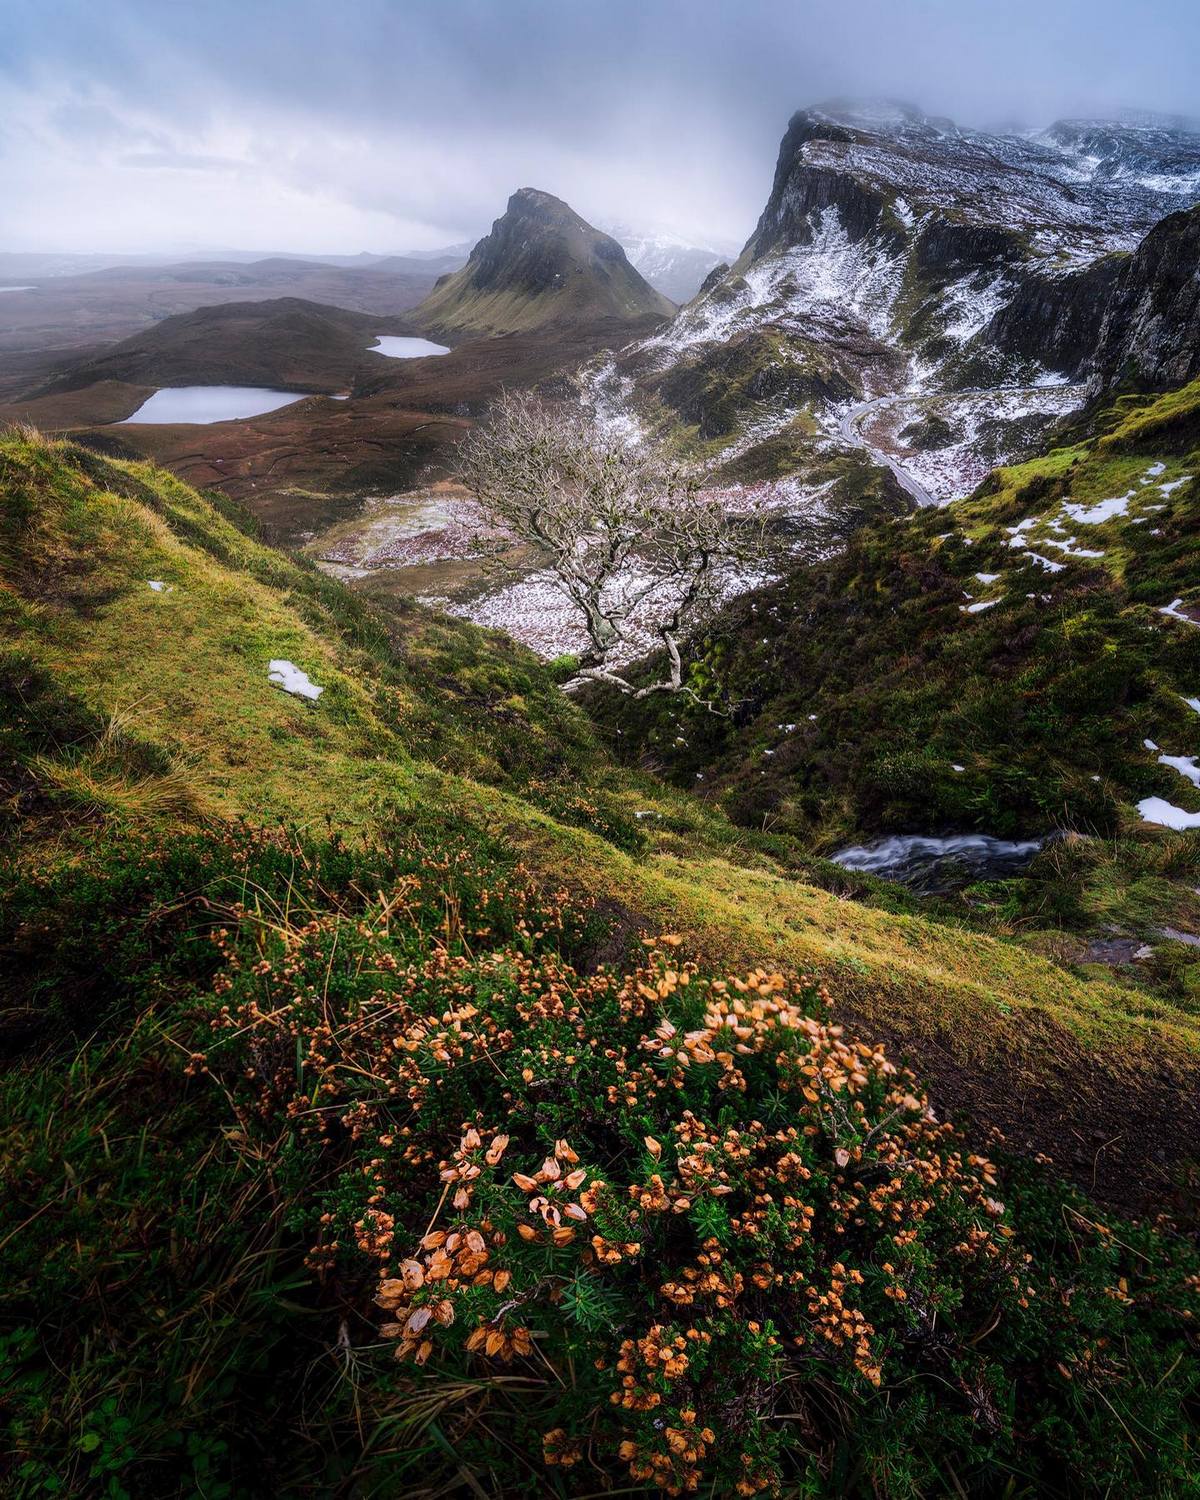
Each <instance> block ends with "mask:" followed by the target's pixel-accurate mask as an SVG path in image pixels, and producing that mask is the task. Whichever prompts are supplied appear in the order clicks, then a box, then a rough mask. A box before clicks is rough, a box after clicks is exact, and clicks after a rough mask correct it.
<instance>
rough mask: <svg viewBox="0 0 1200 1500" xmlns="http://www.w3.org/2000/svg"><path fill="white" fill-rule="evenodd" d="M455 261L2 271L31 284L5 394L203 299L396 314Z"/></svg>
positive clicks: (5, 372)
mask: <svg viewBox="0 0 1200 1500" xmlns="http://www.w3.org/2000/svg"><path fill="white" fill-rule="evenodd" d="M450 268H451V267H450V265H449V264H447V265H444V266H439V264H438V263H437V262H429V261H421V260H409V259H408V258H407V257H387V258H380V259H373V260H371V262H370V263H369V264H367V263H361V264H357V265H355V266H352V267H350V266H335V265H329V264H327V263H325V262H323V261H318V260H315V259H314V260H301V259H297V258H294V257H292V256H285V255H277V256H267V257H265V258H262V259H258V260H254V261H248V262H243V261H235V260H207V261H199V260H197V261H184V262H175V263H172V264H167V265H136V266H135V265H123V266H113V265H109V266H105V267H103V268H98V269H96V268H94V269H91V270H89V272H88V273H87V274H86V275H56V276H48V275H47V276H44V277H43V278H42V279H41V280H36V281H34V280H32V279H31V278H30V277H28V276H21V275H18V274H17V273H16V272H15V271H9V272H8V273H0V274H7V275H8V278H9V280H10V281H11V282H12V283H13V284H16V285H26V284H28V285H29V290H27V291H21V292H11V293H9V294H8V295H6V296H5V297H4V299H3V300H4V317H3V320H2V323H0V401H8V400H14V399H20V398H24V397H26V396H27V395H28V394H29V393H30V392H31V391H33V390H35V389H37V388H40V387H44V386H45V385H46V383H47V382H48V381H51V380H55V379H57V378H58V377H59V376H60V375H62V374H63V372H64V371H66V370H68V369H70V368H71V367H73V366H74V365H76V364H78V363H79V362H80V361H81V360H84V359H90V358H93V357H95V355H96V354H97V353H99V352H100V351H101V347H102V346H104V345H111V344H115V343H116V342H117V341H118V340H122V339H128V338H130V337H131V336H140V335H141V334H142V333H143V332H148V331H149V330H150V329H151V328H152V327H153V325H154V324H156V323H160V322H162V321H163V320H165V319H167V318H170V317H172V316H174V315H176V314H179V313H189V312H192V311H193V310H194V309H196V308H198V307H207V306H213V305H215V304H218V303H226V302H261V301H262V300H263V299H264V298H268V297H296V298H303V299H304V300H305V301H308V302H313V303H319V304H322V305H324V306H330V307H338V308H346V309H349V310H352V311H354V312H360V313H372V314H375V315H376V316H393V315H395V314H396V313H401V312H404V311H405V310H406V309H407V308H410V307H415V306H416V304H417V303H418V302H420V301H421V300H422V298H424V297H425V296H427V295H428V293H429V292H430V291H431V290H432V289H433V286H434V283H435V281H436V280H437V277H438V275H439V274H441V272H442V271H444V270H449V269H450ZM4 284H6V283H5V282H3V281H0V285H4ZM389 331H392V330H389ZM106 352H107V351H106Z"/></svg>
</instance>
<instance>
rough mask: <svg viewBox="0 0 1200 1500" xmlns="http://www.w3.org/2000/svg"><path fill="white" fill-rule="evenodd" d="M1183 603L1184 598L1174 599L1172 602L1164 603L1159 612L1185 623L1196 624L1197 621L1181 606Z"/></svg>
mask: <svg viewBox="0 0 1200 1500" xmlns="http://www.w3.org/2000/svg"><path fill="white" fill-rule="evenodd" d="M1182 603H1183V600H1182V599H1172V600H1171V602H1170V604H1164V605H1162V606H1161V607H1160V609H1159V611H1158V612H1159V614H1160V615H1170V617H1171V619H1172V620H1182V621H1183V623H1184V624H1185V625H1195V624H1196V623H1197V622H1196V621H1195V620H1193V619H1192V618H1191V616H1190V615H1185V614H1184V613H1183V611H1182V610H1181V609H1180V608H1179V606H1180V605H1181V604H1182Z"/></svg>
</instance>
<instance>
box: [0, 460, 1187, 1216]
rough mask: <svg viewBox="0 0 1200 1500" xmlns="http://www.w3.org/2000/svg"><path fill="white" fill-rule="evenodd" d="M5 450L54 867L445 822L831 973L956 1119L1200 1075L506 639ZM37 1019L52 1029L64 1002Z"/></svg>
mask: <svg viewBox="0 0 1200 1500" xmlns="http://www.w3.org/2000/svg"><path fill="white" fill-rule="evenodd" d="M3 455H4V462H5V466H6V467H5V470H4V472H5V475H6V485H7V487H6V502H7V504H8V510H7V513H6V515H7V519H6V522H5V525H6V527H7V531H6V533H5V535H6V542H5V550H4V560H3V579H4V582H5V585H6V588H5V592H4V595H3V599H4V609H5V615H4V619H5V621H6V625H5V638H6V639H5V645H6V651H7V653H8V657H7V661H6V665H5V669H4V670H5V673H6V679H5V681H6V686H10V691H9V693H8V694H7V696H8V699H9V701H11V702H14V703H19V704H20V705H21V707H20V710H19V712H18V713H17V714H15V715H13V716H12V717H11V720H10V722H9V723H8V726H7V729H6V735H7V742H6V747H5V748H6V750H7V752H8V764H9V770H8V771H7V772H6V779H7V784H8V785H10V786H11V788H12V796H11V798H10V799H9V806H10V808H12V809H14V810H15V811H16V812H17V814H18V819H17V824H16V825H14V824H13V823H10V825H9V826H10V827H14V826H20V828H21V829H22V832H23V840H22V842H21V844H19V845H18V846H17V847H18V851H22V850H23V851H24V853H22V854H21V858H22V859H24V861H25V863H26V864H27V865H28V866H29V867H30V868H33V867H36V865H37V861H38V860H39V859H40V858H41V857H42V852H43V851H44V850H45V849H47V848H49V849H51V850H52V851H53V856H52V857H53V860H54V861H56V862H66V863H68V864H69V865H71V866H72V867H76V868H83V867H85V866H86V865H87V862H88V861H89V860H91V859H93V858H96V859H98V858H109V857H112V858H117V857H119V851H120V848H121V846H122V843H123V840H124V839H125V838H126V837H128V836H130V834H131V832H137V831H138V830H151V831H154V830H157V833H156V834H155V836H157V837H161V838H164V839H166V840H170V839H171V838H173V837H175V836H176V835H177V832H178V830H179V827H180V826H181V824H183V825H186V824H188V823H191V824H199V823H203V822H204V821H205V820H211V819H216V820H218V821H219V822H225V821H228V820H229V819H235V818H246V819H249V820H250V821H252V822H253V823H256V824H260V825H261V824H263V823H275V824H279V823H286V824H288V825H298V826H301V827H308V828H312V829H333V830H335V831H336V832H337V834H338V835H339V836H340V837H343V838H349V839H352V840H361V839H367V840H369V839H370V838H371V837H372V836H373V835H372V830H373V829H376V828H377V827H378V826H379V823H380V820H381V819H383V820H394V819H395V818H396V817H400V818H407V819H409V820H413V821H420V820H428V819H430V818H433V819H435V820H438V822H439V826H442V827H445V826H453V827H456V828H458V829H460V830H462V831H469V830H474V831H475V832H476V833H478V834H479V835H480V836H484V837H488V838H490V839H492V840H493V841H495V842H497V843H499V844H500V845H502V846H503V847H505V848H508V849H510V850H514V851H517V853H518V854H519V855H521V856H522V857H524V858H526V859H527V860H528V862H529V864H530V865H531V867H532V868H533V869H534V870H535V871H536V872H537V873H538V875H539V878H541V879H543V880H544V881H546V882H548V883H551V884H554V885H558V884H565V885H567V886H568V887H569V888H570V889H573V890H576V891H582V892H586V893H589V894H590V895H591V896H592V897H594V898H595V899H596V900H597V901H598V902H599V903H600V907H601V909H602V910H603V911H604V912H605V913H606V921H607V923H608V925H609V928H610V932H609V936H608V937H607V938H606V939H605V940H604V942H603V943H600V944H599V945H598V949H597V951H598V952H603V953H605V954H606V955H608V956H610V957H611V956H621V955H623V954H624V953H626V952H627V951H628V950H629V949H630V947H632V946H636V944H637V941H638V938H639V936H640V934H641V933H642V932H643V931H645V930H646V929H647V928H650V929H654V928H662V927H671V928H675V929H678V930H680V931H682V932H684V933H685V934H686V935H687V936H688V938H689V941H691V942H693V943H694V944H695V951H696V952H697V953H698V954H703V955H705V956H706V957H708V958H710V960H711V961H713V962H716V963H719V964H722V965H728V966H730V967H731V968H736V967H738V966H740V965H744V964H745V963H746V962H748V961H751V959H752V956H753V957H754V961H757V958H758V956H760V955H767V954H769V955H770V956H771V958H772V961H774V962H778V963H780V964H781V965H783V966H785V967H788V968H792V969H808V970H810V971H813V972H816V973H818V974H820V975H821V976H822V977H825V978H827V979H828V980H829V982H830V983H831V985H832V986H833V993H834V996H835V1004H836V1005H837V1006H838V1008H839V1011H841V1010H844V1012H845V1014H847V1015H848V1016H853V1017H854V1018H855V1019H856V1020H858V1021H859V1022H860V1023H861V1024H862V1025H863V1027H864V1028H865V1029H867V1030H868V1031H873V1032H874V1033H876V1034H880V1035H887V1036H889V1037H892V1038H894V1039H896V1040H897V1041H898V1042H899V1044H900V1045H901V1046H902V1047H904V1048H905V1049H909V1048H911V1049H913V1051H914V1053H917V1054H923V1055H927V1056H928V1057H929V1058H930V1059H932V1060H933V1065H934V1066H935V1067H936V1068H937V1069H938V1070H939V1072H938V1079H937V1081H938V1084H939V1087H940V1088H941V1089H942V1090H943V1097H945V1098H947V1099H948V1100H949V1101H950V1102H951V1103H953V1104H954V1105H955V1106H956V1107H957V1106H959V1105H960V1104H961V1105H968V1106H969V1105H970V1103H971V1101H972V1100H973V1099H978V1098H981V1097H983V1096H984V1095H985V1094H986V1095H988V1097H989V1101H991V1100H995V1101H998V1102H999V1103H1000V1104H1001V1105H1003V1095H1004V1083H1005V1080H1006V1079H1008V1078H1009V1077H1011V1073H1012V1069H1013V1067H1014V1066H1017V1065H1018V1064H1014V1058H1019V1059H1020V1061H1019V1067H1020V1069H1021V1071H1022V1073H1023V1075H1024V1076H1026V1077H1027V1078H1028V1079H1030V1080H1035V1081H1036V1083H1037V1088H1036V1089H1035V1090H1033V1092H1032V1093H1031V1094H1030V1095H1029V1096H1027V1097H1033V1095H1034V1094H1036V1095H1037V1098H1038V1099H1039V1101H1040V1102H1039V1104H1038V1107H1037V1108H1036V1109H1033V1108H1030V1110H1028V1111H1027V1112H1026V1114H1025V1115H1024V1116H1021V1115H1020V1113H1019V1112H1018V1116H1015V1117H1012V1118H1011V1120H1010V1123H1011V1124H1013V1125H1015V1126H1016V1127H1018V1132H1019V1133H1020V1135H1021V1138H1022V1139H1025V1138H1029V1139H1031V1140H1033V1141H1034V1142H1035V1143H1036V1144H1039V1145H1041V1146H1042V1147H1043V1148H1047V1149H1053V1148H1054V1147H1055V1143H1056V1141H1057V1132H1058V1129H1059V1125H1058V1124H1057V1123H1056V1122H1057V1121H1058V1120H1060V1119H1061V1116H1062V1113H1063V1111H1064V1110H1065V1109H1066V1108H1067V1103H1068V1101H1067V1096H1066V1093H1065V1092H1064V1089H1063V1085H1062V1081H1061V1074H1060V1072H1059V1067H1060V1062H1061V1058H1062V1056H1063V1055H1064V1053H1065V1052H1069V1053H1071V1054H1072V1055H1074V1054H1075V1053H1077V1052H1078V1053H1079V1054H1080V1055H1081V1056H1085V1057H1086V1058H1087V1059H1088V1062H1087V1068H1086V1074H1087V1078H1088V1101H1087V1106H1086V1107H1087V1108H1088V1109H1090V1110H1092V1111H1094V1112H1095V1113H1097V1115H1101V1116H1102V1115H1103V1114H1104V1113H1105V1112H1106V1111H1107V1110H1108V1109H1109V1108H1110V1106H1111V1101H1112V1099H1113V1098H1114V1097H1116V1096H1118V1095H1121V1096H1125V1095H1127V1094H1128V1093H1129V1091H1130V1090H1134V1091H1136V1092H1137V1093H1138V1095H1139V1097H1140V1098H1141V1101H1142V1106H1144V1107H1145V1109H1147V1110H1149V1111H1151V1113H1153V1112H1154V1111H1156V1110H1158V1109H1159V1108H1161V1107H1163V1101H1164V1099H1165V1098H1167V1097H1168V1096H1172V1097H1173V1095H1174V1093H1175V1091H1176V1090H1177V1089H1178V1088H1180V1087H1181V1084H1180V1080H1181V1079H1183V1078H1185V1077H1186V1076H1187V1070H1188V1068H1189V1067H1190V1066H1191V1059H1193V1058H1194V1055H1195V1052H1196V1051H1197V1049H1198V1047H1200V1041H1198V1039H1197V1036H1196V1034H1195V1030H1194V1026H1193V1023H1192V1021H1191V1020H1190V1018H1189V1017H1188V1016H1186V1015H1185V1014H1183V1013H1181V1012H1179V1011H1178V1010H1176V1009H1174V1008H1173V1007H1171V1006H1169V1005H1164V1004H1162V1003H1160V1002H1155V1001H1153V1000H1152V999H1150V998H1148V997H1147V996H1146V995H1145V994H1144V993H1141V992H1134V993H1131V992H1129V991H1127V990H1125V989H1123V988H1121V987H1120V986H1116V985H1112V984H1105V983H1098V982H1091V981H1084V980H1082V979H1081V978H1080V977H1079V976H1077V975H1074V974H1072V973H1070V972H1069V971H1067V970H1066V969H1064V968H1063V967H1062V966H1061V965H1060V964H1058V963H1056V962H1054V961H1053V958H1052V957H1051V958H1043V957H1035V956H1033V955H1031V954H1029V953H1026V952H1023V951H1022V950H1020V949H1019V948H1016V947H1014V946H1013V945H1011V944H1010V943H1008V942H1006V941H997V940H996V939H995V938H993V937H990V936H987V935H980V934H977V933H973V932H970V931H966V930H964V928H963V926H962V924H961V922H959V921H957V920H950V921H943V920H941V919H940V917H939V916H938V914H936V913H935V914H931V915H929V916H921V915H912V914H910V915H907V916H905V915H902V914H898V913H896V912H895V911H894V910H886V909H882V908H885V907H887V906H892V907H894V906H895V903H894V902H892V901H888V900H886V899H885V900H883V901H882V902H881V903H880V906H881V909H879V910H876V911H872V912H870V913H868V914H866V915H865V916H864V915H862V913H861V911H860V909H859V908H857V907H855V906H852V905H848V904H847V903H846V902H845V901H844V900H843V899H841V898H842V895H843V894H844V890H842V889H841V888H838V889H835V890H832V891H829V890H824V889H821V888H820V884H821V882H822V880H823V877H822V876H821V875H820V874H819V873H817V872H814V870H813V866H812V863H811V861H810V860H808V859H807V858H806V857H805V856H804V855H803V852H802V851H801V850H800V849H799V848H798V847H797V846H796V845H795V843H794V842H793V841H791V840H789V839H788V838H786V837H781V836H778V835H775V836H767V835H764V834H762V833H761V831H760V832H751V831H747V830H744V829H739V828H737V827H735V826H733V825H731V824H730V823H729V822H728V820H727V819H726V818H725V817H724V816H723V815H722V814H721V812H720V811H719V809H714V808H711V807H708V806H706V805H705V803H703V802H702V801H700V800H698V799H696V798H695V797H693V796H691V795H689V794H688V793H686V792H684V791H682V790H680V789H673V788H669V787H665V786H663V785H662V784H661V783H656V782H654V781H653V780H651V779H650V778H649V777H647V776H646V775H645V774H643V773H640V772H634V771H629V770H622V769H621V768H619V767H617V766H615V765H614V764H613V762H612V761H611V760H610V759H608V757H607V756H606V755H604V754H603V753H602V752H601V751H600V749H599V748H598V747H597V745H596V743H595V741H594V739H593V737H592V732H591V730H590V728H589V727H588V724H587V722H586V721H585V720H584V718H583V717H582V715H581V714H580V713H579V712H578V710H577V709H575V708H574V707H573V706H572V705H571V704H570V703H569V701H567V700H566V699H564V698H563V696H562V695H561V693H560V692H559V690H558V689H557V688H556V686H555V684H554V681H553V677H552V674H550V673H549V672H547V671H546V670H545V669H543V668H540V667H539V666H538V665H537V663H536V662H535V661H534V659H533V658H532V657H530V656H528V655H527V654H526V653H524V652H522V651H520V650H519V649H518V648H516V647H514V646H512V644H511V643H508V642H505V641H504V640H503V638H501V637H497V636H489V635H487V634H486V633H483V632H479V631H475V630H473V629H472V628H471V627H469V626H466V625H463V624H461V623H459V622H456V621H449V620H439V619H438V618H437V617H435V616H431V615H429V614H428V613H427V612H425V611H422V610H418V609H416V608H406V609H404V610H401V611H398V612H397V611H392V612H383V611H375V610H372V609H371V608H369V607H368V606H366V605H364V604H363V603H362V602H361V601H359V600H357V599H355V598H353V597H352V596H351V595H349V594H348V593H347V592H346V591H345V590H344V589H343V588H341V586H340V585H338V584H336V583H334V582H332V581H330V580H328V579H325V578H323V577H322V576H321V575H320V574H318V573H316V572H314V571H312V570H310V569H307V568H304V567H302V566H299V565H297V564H295V563H292V562H290V561H288V560H287V559H285V558H283V557H281V556H280V555H278V554H276V553H273V552H271V551H270V550H269V549H266V548H263V547H262V546H260V545H259V544H258V543H257V542H256V541H255V540H254V539H253V537H251V536H248V535H246V534H245V532H244V531H243V530H242V529H240V528H239V527H238V526H237V525H235V524H234V520H233V519H231V516H232V515H233V513H232V512H230V515H229V516H226V515H222V514H221V513H219V511H218V510H217V509H215V508H214V506H213V505H211V504H210V503H209V502H208V501H207V500H205V499H204V498H203V497H201V496H199V495H197V494H195V492H193V491H190V490H188V489H187V488H186V486H182V485H180V484H178V483H177V482H176V481H174V480H171V479H170V478H169V477H168V476H164V475H162V474H160V473H158V472H157V471H155V470H153V469H150V468H149V467H147V466H144V465H114V464H110V463H107V462H106V461H101V460H97V459H95V458H94V457H93V456H90V455H87V454H85V453H83V452H82V451H81V450H78V449H73V448H69V447H65V446H54V445H46V444H43V443H40V442H38V441H34V440H32V439H28V438H21V437H10V438H7V439H5V440H4V447H3ZM39 559H40V560H41V561H40V562H39ZM150 579H154V580H155V581H162V582H166V583H168V584H170V585H171V591H170V592H164V593H155V592H154V591H152V590H150V589H149V586H148V580H150ZM277 655H279V656H285V657H288V658H289V659H291V660H293V661H295V662H296V664H297V665H298V666H300V667H301V668H303V669H304V670H305V671H307V672H308V673H309V674H310V676H311V677H312V679H313V680H314V681H315V682H317V683H319V684H321V685H322V686H324V687H325V690H326V691H325V693H324V694H323V696H322V698H321V699H320V700H319V701H318V702H317V703H316V704H312V703H308V702H305V701H303V700H298V699H293V698H291V697H289V696H287V695H285V694H283V693H282V692H280V691H279V690H278V689H277V688H275V687H273V686H271V685H270V684H269V683H268V681H267V676H266V666H267V662H268V661H269V660H271V659H273V658H274V657H275V656H277ZM797 877H799V878H797ZM810 880H812V881H813V882H814V883H811V884H810V883H807V882H808V881H810ZM30 920H31V921H32V922H34V925H35V926H36V920H37V919H35V918H34V917H32V916H31V918H30ZM53 927H54V923H53V921H51V928H52V929H53ZM35 969H36V964H34V963H33V962H32V961H30V963H28V964H25V965H24V966H23V969H22V972H23V974H25V976H26V978H28V976H29V975H30V974H31V973H33V971H34V970H35ZM35 979H36V976H35ZM35 989H36V992H37V994H38V995H40V994H42V993H43V989H44V987H42V986H40V985H37V984H36V983H35ZM19 1003H20V1004H21V1006H22V1007H23V1014H24V1016H25V1020H24V1021H23V1023H22V1024H23V1025H26V1024H28V1025H31V1026H32V1027H33V1028H34V1029H35V1030H36V1029H37V1026H38V1024H39V1015H38V1009H39V1004H40V1002H39V1001H38V1000H37V999H36V998H31V997H30V996H29V995H24V996H23V997H22V998H20V1002H19ZM1116 1038H1119V1039H1120V1045H1119V1046H1115V1045H1113V1041H1114V1039H1116ZM981 1079H983V1080H986V1081H987V1082H986V1086H985V1085H984V1084H981V1083H980V1080H981ZM1076 1102H1077V1101H1076V1095H1075V1088H1074V1087H1073V1088H1072V1090H1071V1097H1070V1107H1071V1108H1075V1107H1076ZM990 1107H991V1105H990V1102H989V1108H990ZM1002 1112H1003V1111H1002ZM1005 1118H1006V1120H1007V1119H1010V1117H1009V1116H1008V1115H1005ZM1185 1135H1186V1131H1183V1130H1181V1132H1180V1139H1181V1140H1182V1139H1183V1137H1184V1136H1185ZM1114 1170H1115V1171H1116V1176H1115V1177H1114V1178H1113V1184H1114V1186H1113V1190H1114V1191H1117V1192H1123V1191H1125V1185H1124V1181H1125V1180H1124V1178H1123V1176H1122V1171H1123V1169H1114Z"/></svg>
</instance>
